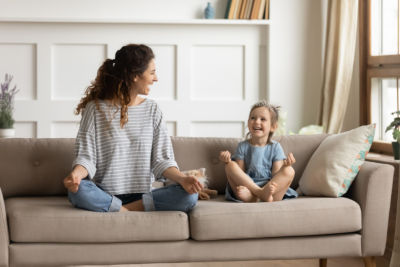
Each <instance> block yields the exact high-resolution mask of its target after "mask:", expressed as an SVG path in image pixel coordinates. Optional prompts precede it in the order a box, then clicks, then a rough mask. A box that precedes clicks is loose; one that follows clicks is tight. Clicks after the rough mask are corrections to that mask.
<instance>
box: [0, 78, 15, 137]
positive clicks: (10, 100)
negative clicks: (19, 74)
mask: <svg viewBox="0 0 400 267" xmlns="http://www.w3.org/2000/svg"><path fill="white" fill-rule="evenodd" d="M12 79H13V76H11V75H9V74H6V75H5V81H4V83H2V84H1V91H0V137H12V136H14V134H15V130H14V128H13V126H14V119H13V110H14V96H15V94H16V93H17V92H18V90H17V87H16V86H14V88H13V89H10V83H11V81H12Z"/></svg>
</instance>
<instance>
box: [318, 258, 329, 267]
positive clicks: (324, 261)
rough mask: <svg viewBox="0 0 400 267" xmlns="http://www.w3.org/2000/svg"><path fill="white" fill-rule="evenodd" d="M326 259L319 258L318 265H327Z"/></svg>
mask: <svg viewBox="0 0 400 267" xmlns="http://www.w3.org/2000/svg"><path fill="white" fill-rule="evenodd" d="M327 266H328V259H319V267H327Z"/></svg>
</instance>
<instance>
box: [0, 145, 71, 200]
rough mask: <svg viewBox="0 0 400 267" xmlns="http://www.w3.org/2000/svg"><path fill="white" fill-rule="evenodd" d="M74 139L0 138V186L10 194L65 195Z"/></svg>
mask: <svg viewBox="0 0 400 267" xmlns="http://www.w3.org/2000/svg"><path fill="white" fill-rule="evenodd" d="M74 142H75V140H74V139H68V138H49V139H31V138H11V139H0V170H1V171H0V188H1V190H2V191H3V195H4V197H5V198H7V197H11V196H34V195H65V194H66V192H67V191H66V190H65V188H64V186H63V184H62V180H63V179H64V178H65V177H66V176H67V175H68V173H69V172H70V171H71V164H72V159H73V155H74V151H73V149H74Z"/></svg>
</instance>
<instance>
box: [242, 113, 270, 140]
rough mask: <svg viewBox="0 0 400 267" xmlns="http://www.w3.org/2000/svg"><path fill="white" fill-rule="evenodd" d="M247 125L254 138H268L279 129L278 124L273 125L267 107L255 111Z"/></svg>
mask: <svg viewBox="0 0 400 267" xmlns="http://www.w3.org/2000/svg"><path fill="white" fill-rule="evenodd" d="M247 124H248V127H249V131H250V134H251V137H252V138H268V135H269V133H270V132H271V131H275V129H276V127H277V125H276V124H274V125H271V114H270V112H269V110H268V109H267V108H265V107H259V108H255V109H253V111H252V112H251V113H250V116H249V120H248V122H247Z"/></svg>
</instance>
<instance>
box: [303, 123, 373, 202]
mask: <svg viewBox="0 0 400 267" xmlns="http://www.w3.org/2000/svg"><path fill="white" fill-rule="evenodd" d="M374 134H375V124H370V125H366V126H361V127H358V128H356V129H353V130H351V131H348V132H344V133H340V134H333V135H330V136H328V137H327V138H326V139H325V140H324V141H322V143H321V144H320V146H319V147H318V148H317V150H316V151H315V152H314V154H313V155H312V157H311V159H310V161H309V162H308V164H307V166H306V168H305V170H304V172H303V175H302V177H301V178H300V181H299V188H298V192H299V193H300V194H304V195H309V196H327V197H340V196H342V195H343V194H345V193H346V192H347V190H348V189H349V187H350V185H351V183H352V182H353V181H354V179H355V177H356V175H357V173H358V171H359V170H360V168H361V165H362V164H363V163H364V161H365V156H366V155H367V153H368V151H369V149H370V148H371V144H372V141H373V140H374Z"/></svg>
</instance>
